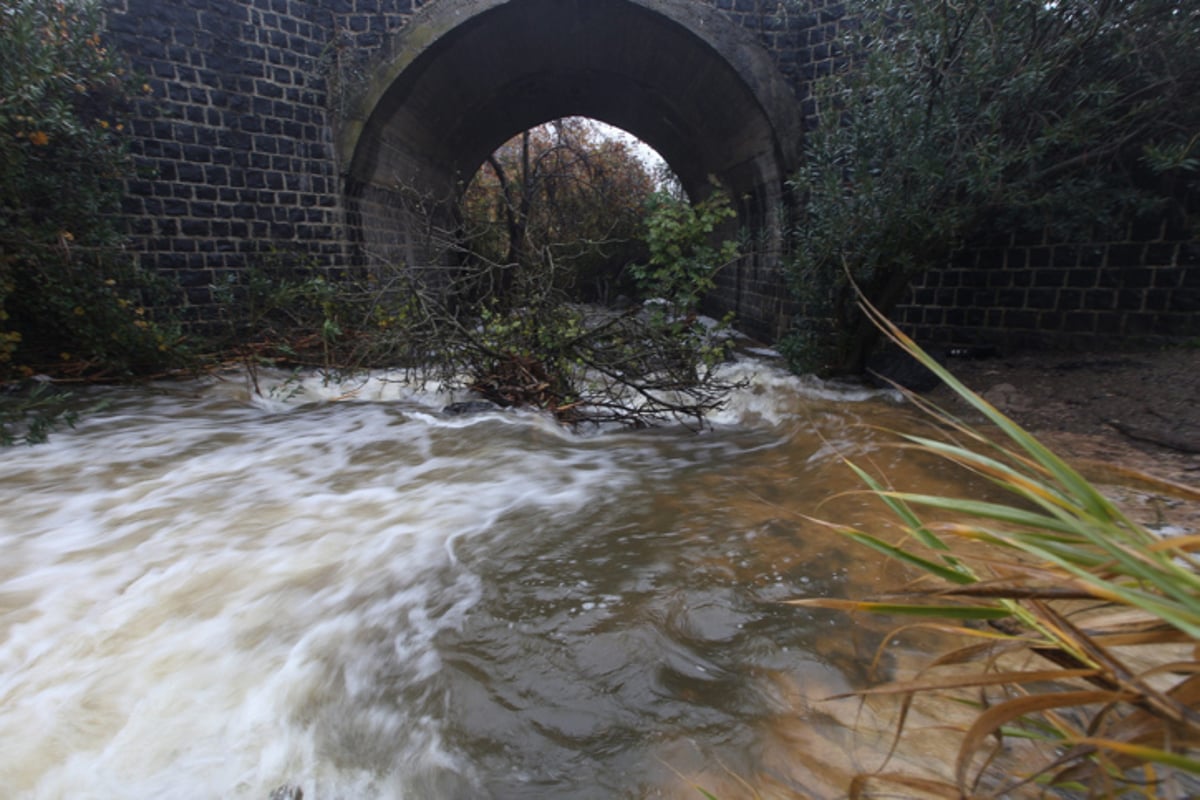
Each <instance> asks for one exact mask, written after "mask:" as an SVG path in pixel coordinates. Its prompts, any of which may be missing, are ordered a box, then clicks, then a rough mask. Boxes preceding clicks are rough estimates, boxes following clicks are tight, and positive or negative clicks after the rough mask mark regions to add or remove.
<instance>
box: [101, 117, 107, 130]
mask: <svg viewBox="0 0 1200 800" xmlns="http://www.w3.org/2000/svg"><path fill="white" fill-rule="evenodd" d="M100 127H101V128H104V130H108V120H106V119H102V120H100Z"/></svg>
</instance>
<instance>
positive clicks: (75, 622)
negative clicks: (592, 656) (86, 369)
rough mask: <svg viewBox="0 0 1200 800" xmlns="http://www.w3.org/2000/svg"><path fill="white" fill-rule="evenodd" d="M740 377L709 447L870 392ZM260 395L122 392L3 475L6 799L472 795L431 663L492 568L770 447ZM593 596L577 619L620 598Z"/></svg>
mask: <svg viewBox="0 0 1200 800" xmlns="http://www.w3.org/2000/svg"><path fill="white" fill-rule="evenodd" d="M735 370H740V372H739V374H738V377H747V378H749V377H753V378H754V383H753V384H752V385H751V387H750V388H749V389H748V390H747V391H746V392H744V393H742V394H741V395H739V397H738V398H736V399H735V400H734V402H733V403H732V404H731V406H730V408H729V409H728V410H727V411H725V412H723V413H722V414H721V415H719V416H718V417H717V418H716V419H715V420H714V421H715V423H716V424H717V425H718V426H731V427H736V426H738V425H743V424H746V423H747V422H750V423H753V424H755V425H760V426H768V427H769V426H777V425H780V424H783V423H785V422H787V421H788V420H789V419H792V418H795V417H796V414H797V412H796V404H797V397H800V396H803V395H804V393H805V392H810V393H812V395H813V397H825V396H828V397H835V398H837V397H840V399H841V400H842V401H846V400H851V399H854V400H858V399H864V398H865V397H866V395H863V396H858V395H854V396H851V395H848V394H845V393H843V394H841V395H837V394H836V393H831V394H830V392H832V391H833V390H830V389H828V388H824V387H820V386H817V385H809V384H804V383H802V382H797V380H796V379H791V378H788V377H786V376H784V375H783V374H782V373H780V372H776V371H774V370H770V369H768V368H765V367H759V368H755V367H754V366H753V365H751V364H743V365H739V366H737V367H735ZM751 373H753V375H752V374H751ZM262 388H263V395H264V396H262V397H260V396H257V395H254V394H252V393H250V392H249V391H248V390H247V388H246V384H245V382H243V381H240V380H235V381H230V382H218V383H196V384H189V385H184V386H169V387H164V388H163V389H162V391H161V392H159V393H153V392H149V391H144V390H140V391H130V392H121V393H120V394H119V396H118V398H117V400H116V402H115V403H114V404H113V405H112V407H110V408H109V409H108V410H105V411H102V412H100V413H97V414H94V415H92V416H90V417H88V418H86V419H85V420H83V421H82V423H81V424H80V426H79V428H78V429H77V430H74V431H65V432H61V433H58V434H56V435H54V436H53V437H52V439H51V441H50V442H49V443H48V444H46V445H41V446H38V447H35V448H26V449H12V450H9V451H6V452H4V453H3V454H0V508H2V509H3V511H2V513H0V545H2V547H3V554H4V557H3V559H2V560H0V743H2V744H0V787H2V790H0V796H3V797H5V798H73V799H77V798H166V797H221V798H226V797H229V798H242V797H244V798H261V799H262V800H265V798H266V797H267V795H268V794H269V793H270V791H271V790H272V789H273V788H275V787H277V786H280V785H282V784H285V783H286V784H295V785H298V786H300V787H302V788H303V789H304V793H305V794H304V796H305V797H306V798H308V799H309V800H324V798H359V797H372V798H457V797H472V796H481V795H480V794H479V789H478V787H479V786H480V785H482V784H481V782H483V778H481V776H480V773H479V770H480V769H481V768H480V766H479V764H480V763H484V762H485V761H487V759H486V758H484V757H483V756H470V755H464V752H463V748H462V747H460V746H457V745H455V744H453V743H449V742H448V741H447V727H446V726H447V722H446V720H447V718H448V717H452V716H453V715H454V713H452V712H451V711H450V710H448V706H447V704H448V703H451V702H452V694H451V693H450V692H449V690H448V689H447V688H446V685H445V670H446V664H445V662H444V658H443V655H442V652H441V648H440V646H439V642H440V641H441V640H442V639H443V638H445V637H447V636H458V635H459V634H460V632H461V631H462V630H463V628H464V625H465V624H466V623H467V622H468V621H469V620H472V619H475V618H476V616H478V615H479V613H480V612H479V606H480V603H481V598H483V597H484V595H485V594H488V593H489V592H495V591H498V592H500V593H501V594H502V593H503V586H502V585H501V586H499V588H497V586H495V585H493V584H492V583H489V581H490V580H491V578H489V574H490V572H491V569H490V566H489V565H493V564H495V563H499V562H498V561H497V560H498V559H503V558H505V557H506V554H507V553H508V552H509V551H510V550H511V549H512V548H514V547H516V546H517V545H518V544H519V545H520V546H522V547H529V546H530V539H531V537H533V538H536V537H538V536H547V537H551V538H553V537H563V536H565V534H563V531H565V530H567V529H569V528H570V527H571V526H572V525H575V524H577V523H576V520H577V519H578V518H580V517H581V516H588V515H591V516H595V515H597V514H600V515H601V516H602V517H603V524H602V525H601V526H600V527H599V528H596V529H594V530H593V529H584V530H583V532H582V533H581V534H580V537H581V541H583V542H585V543H586V542H587V541H588V540H589V539H590V538H594V537H598V536H601V535H606V534H607V532H608V531H609V530H611V529H613V528H614V527H619V524H618V523H619V522H620V520H622V519H624V516H623V515H624V512H625V511H626V510H627V509H635V508H641V507H649V506H651V505H653V504H654V503H656V502H661V500H656V499H655V498H661V497H662V495H660V494H656V492H659V491H660V490H661V489H660V488H654V487H657V486H659V485H660V484H664V482H666V481H668V480H671V476H672V475H674V474H675V473H677V472H686V471H688V470H691V471H692V472H693V473H697V474H701V473H702V474H707V472H706V471H708V470H712V469H715V468H716V467H718V466H719V463H720V460H721V458H725V457H732V454H736V453H740V452H744V451H748V450H751V449H753V447H770V446H771V445H770V443H771V442H772V441H775V440H776V439H778V434H771V433H768V434H767V435H765V436H763V437H759V438H757V439H754V440H753V441H751V442H749V443H746V442H740V443H738V442H733V441H730V440H727V439H725V438H723V437H722V436H720V435H714V434H709V435H701V436H695V435H692V434H686V433H680V434H679V435H678V436H677V437H675V436H674V435H673V434H671V435H668V436H666V437H664V435H663V434H661V433H659V434H655V433H647V434H645V435H634V434H620V435H610V436H608V437H607V438H606V437H603V436H594V435H593V436H590V437H584V436H579V435H575V434H572V433H570V432H568V431H564V430H561V429H559V428H557V427H556V426H555V425H554V424H553V423H552V422H550V421H549V420H547V419H545V418H543V417H539V416H537V415H531V414H517V413H501V412H497V413H489V414H483V415H479V416H474V417H447V416H444V415H442V414H441V413H440V412H439V408H440V406H441V404H442V403H443V402H444V401H445V400H446V398H442V397H438V396H436V395H431V394H430V393H427V392H422V391H417V390H413V389H411V388H409V387H407V386H405V385H404V384H402V383H400V382H398V381H394V380H389V379H387V378H386V376H384V377H382V378H380V377H376V378H374V379H372V380H371V381H365V382H358V383H350V382H346V383H341V384H334V383H328V382H324V381H322V380H321V379H320V378H319V377H317V376H309V377H306V378H304V379H302V380H288V379H286V378H285V377H284V376H280V375H274V376H267V377H265V378H264V379H263V384H262ZM821 393H827V394H826V395H823V394H821ZM334 400H337V401H338V402H333V401H334ZM721 454H725V455H721ZM718 456H719V457H718ZM631 498H632V499H631ZM626 504H628V505H626ZM597 509H600V511H597ZM636 534H637V532H636V531H634V532H632V533H630V532H623V533H621V536H622V537H623V538H619V539H614V541H615V542H618V543H619V544H620V545H621V546H624V544H625V543H627V542H628V541H630V540H632V539H635V538H636ZM672 535H674V534H672ZM568 538H569V537H568ZM556 541H557V540H556ZM464 554H466V556H467V557H466V558H464ZM538 558H541V559H543V560H547V559H550V560H552V559H551V557H550V556H538ZM572 558H575V556H574V555H570V556H563V558H562V561H563V562H564V563H567V562H569V561H570V560H571V559H572ZM605 558H607V556H605ZM505 569H511V570H516V572H517V574H519V573H520V569H521V565H520V563H517V564H515V565H508V566H506V567H505ZM655 580H658V579H657V578H655ZM643 585H644V581H643V583H638V584H636V586H637V587H638V591H643V588H642V587H643ZM489 587H491V589H489ZM539 591H540V590H539ZM588 591H589V592H591V594H587V595H586V596H585V598H584V600H583V601H582V602H581V603H575V604H574V605H573V606H572V607H573V608H574V609H575V610H576V612H577V613H583V612H587V613H595V614H599V613H601V612H604V613H606V614H608V613H612V612H611V608H610V606H613V605H617V604H619V603H620V602H621V596H622V595H620V594H613V593H609V594H603V593H599V594H597V593H596V592H595V591H593V590H591V589H589V590H588ZM564 596H565V595H564ZM596 597H600V600H597V599H596ZM539 602H543V601H542V600H539ZM543 605H544V602H543ZM530 608H541V606H530ZM530 613H532V612H530ZM473 615H476V616H473ZM498 624H499V623H498ZM556 646H557V645H556ZM518 671H519V670H518ZM534 680H536V678H535V679H534ZM480 759H483V761H480ZM483 796H486V794H485V795H483ZM531 796H532V795H531ZM542 796H555V795H554V794H553V792H551V793H550V794H547V795H542ZM563 796H566V795H563ZM581 796H582V795H581Z"/></svg>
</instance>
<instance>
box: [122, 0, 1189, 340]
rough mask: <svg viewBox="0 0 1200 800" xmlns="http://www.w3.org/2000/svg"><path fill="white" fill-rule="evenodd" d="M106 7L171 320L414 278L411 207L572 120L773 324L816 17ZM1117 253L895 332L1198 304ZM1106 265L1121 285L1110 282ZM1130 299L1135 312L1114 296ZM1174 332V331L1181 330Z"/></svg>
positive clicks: (1151, 312)
mask: <svg viewBox="0 0 1200 800" xmlns="http://www.w3.org/2000/svg"><path fill="white" fill-rule="evenodd" d="M106 2H107V3H108V6H109V9H110V15H109V29H110V34H111V37H112V39H113V44H114V46H116V47H118V48H120V49H121V50H122V51H124V52H125V53H127V54H128V55H129V57H130V59H131V61H132V62H133V67H134V69H135V70H137V71H138V72H140V73H141V74H144V75H145V76H146V83H147V87H148V88H149V90H150V91H149V94H148V97H147V99H146V101H144V102H142V103H141V104H140V105H139V108H138V109H136V110H135V113H134V117H133V118H132V119H131V120H130V124H129V129H130V131H131V134H132V136H131V140H132V148H133V153H134V156H135V158H136V159H137V162H138V166H139V168H140V171H141V177H139V178H138V179H137V180H135V181H133V182H132V183H131V184H130V187H129V189H130V191H129V196H128V199H127V203H126V208H125V212H126V214H127V215H128V218H129V225H130V231H131V233H132V235H133V246H134V247H135V248H136V249H137V250H138V251H139V253H140V257H141V259H142V260H143V263H144V265H145V266H147V267H150V268H153V269H156V270H158V271H160V272H162V273H164V274H167V275H168V276H172V277H174V278H177V279H178V282H179V284H180V285H181V286H182V287H183V290H184V292H185V295H186V298H185V309H184V311H185V315H186V316H187V318H189V319H192V320H197V321H201V320H203V319H205V318H206V316H208V315H210V314H211V313H212V309H213V296H212V291H213V290H212V287H213V286H214V285H219V284H221V283H222V282H224V281H225V280H226V279H228V278H229V277H230V276H231V275H234V274H236V273H237V272H238V271H239V270H242V269H244V268H246V267H248V266H252V265H259V266H263V265H269V264H271V263H276V262H279V261H293V262H296V263H302V264H305V265H308V266H312V267H315V268H338V267H342V266H346V265H364V264H366V265H369V264H371V263H374V262H377V261H378V262H386V263H403V264H408V265H413V264H418V263H420V262H421V260H422V258H423V257H424V256H423V251H422V244H421V243H422V241H423V240H422V237H423V236H425V235H426V232H425V227H426V226H428V222H429V219H430V218H431V217H430V216H429V215H427V214H426V215H414V214H412V213H411V212H412V210H413V209H414V208H415V207H417V206H418V205H420V206H426V207H431V208H433V209H434V212H435V213H434V214H433V218H434V219H436V218H437V209H439V208H445V203H446V201H447V200H448V199H449V198H451V197H453V196H454V193H455V192H456V191H457V190H458V188H459V187H460V186H461V185H462V184H463V182H465V181H467V180H469V179H470V178H471V176H472V175H473V174H474V172H475V171H476V169H477V168H478V167H479V165H480V164H481V163H482V162H483V160H484V159H485V158H486V156H487V155H488V154H489V153H490V152H492V150H494V149H495V148H496V147H498V146H499V145H500V144H502V143H503V142H504V141H506V140H507V139H508V138H509V137H511V136H512V135H514V134H516V133H519V132H520V131H522V130H525V129H526V128H529V127H532V126H534V125H537V124H539V123H542V122H546V121H548V120H551V119H555V118H558V117H562V116H569V115H582V116H589V117H593V118H596V119H599V120H602V121H605V122H608V123H611V124H613V125H616V126H618V127H621V128H624V129H625V130H628V131H629V132H631V133H633V134H634V135H636V136H638V137H639V138H641V139H642V140H644V141H645V142H647V143H649V144H650V145H651V146H652V147H654V148H655V149H656V150H657V151H658V152H659V153H660V154H661V155H662V156H663V157H664V158H665V159H666V160H667V162H668V163H669V164H670V166H671V167H672V168H673V169H674V170H675V172H676V173H677V174H678V175H679V176H680V178H681V179H682V181H683V183H684V186H685V188H687V189H688V190H689V192H690V193H692V194H693V196H696V195H697V194H702V193H703V192H704V190H705V187H706V185H707V180H708V176H710V175H712V176H716V177H717V178H718V179H719V180H720V181H721V182H722V183H723V184H724V185H725V186H727V187H728V188H729V189H730V190H731V191H732V194H733V195H734V196H735V197H737V198H739V203H740V207H739V213H740V222H741V223H742V224H743V225H745V226H746V227H748V228H749V229H751V230H753V231H755V232H756V233H757V234H758V242H759V246H758V247H757V248H756V249H757V254H756V255H755V256H754V257H753V258H747V259H743V261H742V262H740V263H739V264H738V265H737V266H736V268H735V269H731V270H727V271H725V272H724V273H723V274H722V278H721V280H722V283H721V285H720V286H719V288H718V291H717V292H716V293H715V298H714V300H715V306H716V308H715V309H714V310H722V311H723V310H733V311H735V312H737V314H738V316H739V320H740V323H739V324H740V326H741V327H743V328H744V329H747V330H748V331H750V332H752V333H756V334H759V335H761V336H765V337H768V338H771V337H773V336H774V335H775V334H778V333H779V332H780V331H781V330H783V329H784V328H785V327H786V325H787V322H788V314H789V304H788V302H787V300H786V296H787V293H786V291H785V290H784V287H783V285H782V280H781V278H780V277H779V270H778V261H779V257H780V255H779V252H780V244H781V240H782V237H781V233H782V232H781V222H780V221H779V220H780V211H781V210H785V209H786V207H787V204H786V198H785V182H786V178H787V176H788V175H789V173H790V172H791V171H792V170H794V169H795V168H796V166H797V164H798V157H799V151H800V147H801V145H802V141H803V133H804V130H805V128H806V125H807V124H810V123H811V122H812V119H811V114H812V108H811V104H810V103H809V102H808V98H809V89H808V86H809V82H810V81H811V80H812V79H813V78H814V77H816V76H819V75H821V74H823V73H824V72H826V71H828V70H830V69H831V68H832V66H833V58H834V57H835V53H834V52H833V42H834V40H835V38H836V37H837V35H838V27H839V24H840V19H841V16H840V15H841V9H840V5H839V3H838V2H837V0H425V1H424V2H421V0H176V1H175V2H162V0H106ZM1129 235H1131V234H1130V233H1129V232H1126V234H1123V235H1121V236H1117V237H1115V239H1114V240H1113V241H1108V242H1105V243H1102V244H1101V245H1096V247H1097V248H1100V249H1095V248H1094V249H1093V250H1092V251H1086V252H1084V251H1082V250H1079V249H1078V248H1076V249H1074V250H1070V251H1067V250H1062V249H1058V250H1056V249H1055V247H1054V246H1053V244H1052V243H1046V242H1041V243H1013V242H1010V243H1007V244H1006V245H1002V246H1001V247H999V249H998V250H997V252H993V253H990V254H986V255H984V256H980V255H978V254H972V255H971V259H972V260H971V263H970V264H967V265H965V266H963V267H962V269H961V270H960V272H961V275H960V274H959V273H956V272H954V270H951V271H948V272H946V273H945V274H944V275H943V274H939V275H936V276H932V277H930V278H928V279H927V280H925V281H922V282H920V283H919V284H918V286H917V287H916V290H915V292H914V298H915V300H916V302H914V303H913V304H910V305H909V306H908V308H907V309H906V310H905V311H904V312H903V313H904V314H905V315H906V319H907V321H908V322H910V323H911V324H912V325H913V326H914V327H915V328H916V329H918V330H923V331H926V332H929V333H937V332H940V333H941V334H942V335H943V336H955V337H958V338H961V336H959V334H958V333H956V332H955V331H962V330H974V331H979V330H982V329H984V328H985V327H989V326H990V327H992V328H996V329H1005V330H1007V331H1008V332H1009V333H1011V332H1013V331H1014V330H1027V331H1028V332H1029V333H1030V335H1031V336H1035V335H1040V332H1044V331H1062V332H1065V333H1079V334H1081V335H1085V336H1086V335H1094V334H1096V333H1099V332H1103V331H1109V332H1123V331H1125V330H1129V331H1136V330H1138V329H1139V326H1141V327H1144V328H1148V327H1150V326H1151V325H1152V324H1158V323H1157V322H1154V320H1156V319H1158V318H1159V317H1161V316H1162V313H1163V312H1165V311H1166V310H1168V309H1166V307H1165V306H1164V307H1163V308H1159V309H1156V308H1155V307H1154V304H1155V303H1161V304H1169V303H1172V302H1175V301H1174V300H1171V299H1169V298H1168V297H1167V295H1166V294H1162V296H1158V295H1155V294H1154V293H1155V291H1158V290H1160V289H1161V290H1163V291H1165V290H1166V288H1167V283H1168V282H1171V281H1173V283H1172V284H1171V287H1170V288H1171V290H1172V291H1173V292H1174V294H1172V295H1171V297H1177V296H1183V297H1184V298H1185V305H1186V302H1187V301H1186V298H1187V297H1188V296H1189V295H1187V291H1188V289H1187V287H1188V286H1192V289H1193V290H1200V287H1197V286H1195V279H1196V277H1197V275H1198V274H1200V271H1198V270H1197V269H1195V268H1194V265H1195V263H1196V261H1197V260H1200V253H1196V252H1195V250H1196V248H1195V247H1194V246H1193V247H1192V249H1191V250H1188V249H1187V244H1186V242H1182V243H1181V241H1179V240H1178V237H1177V238H1176V239H1173V240H1171V242H1167V241H1166V239H1164V236H1165V234H1164V233H1163V231H1161V230H1160V231H1159V233H1158V234H1157V235H1154V234H1153V232H1152V233H1151V238H1152V239H1155V242H1156V244H1157V246H1158V250H1157V251H1155V253H1154V259H1157V260H1153V259H1152V260H1153V265H1152V267H1153V270H1152V271H1151V272H1146V271H1145V269H1144V268H1145V266H1146V263H1147V259H1148V258H1149V257H1150V256H1149V251H1148V250H1146V249H1145V248H1144V245H1134V244H1129V243H1128V242H1126V241H1124V240H1125V239H1128V238H1129ZM1166 238H1170V237H1166ZM1144 239H1145V237H1144V236H1142V237H1141V238H1140V239H1139V241H1144ZM1123 244H1125V245H1128V246H1127V247H1125V249H1124V250H1120V249H1119V247H1120V246H1121V245H1123ZM1014 246H1019V247H1026V248H1031V249H1033V250H1036V252H1037V254H1036V255H1032V254H1028V253H1027V254H1026V255H1021V256H1020V258H1019V259H1018V257H1017V256H1012V255H1010V251H1013V250H1014ZM1019 247H1017V248H1016V249H1019ZM1138 247H1143V249H1140V250H1138V249H1137V248H1138ZM1110 248H1112V250H1111V252H1118V253H1121V254H1122V255H1121V258H1124V259H1126V261H1128V263H1125V262H1122V263H1119V264H1118V263H1115V262H1113V263H1111V264H1110ZM994 249H995V248H994ZM1134 262H1136V263H1134ZM1188 265H1192V267H1193V268H1191V269H1188V270H1184V269H1183V268H1184V267H1185V266H1188ZM1110 266H1111V267H1112V268H1113V269H1115V270H1117V271H1116V272H1115V273H1113V272H1111V270H1110V271H1109V273H1106V272H1105V270H1106V269H1108V268H1109V267H1110ZM1159 267H1162V268H1163V271H1161V273H1160V272H1159V271H1154V270H1159ZM1138 269H1141V271H1140V272H1137V274H1136V275H1135V274H1134V272H1135V271H1136V270H1138ZM1122 270H1124V272H1122ZM1185 272H1186V273H1188V274H1189V275H1190V276H1191V277H1190V278H1186V279H1185V277H1186V276H1185V274H1184V273H1185ZM1110 273H1111V274H1110ZM1105 274H1108V277H1103V276H1104V275H1105ZM980 275H983V276H984V277H982V278H980V277H979V276H980ZM996 275H1002V277H1000V278H997V277H996ZM1112 275H1117V276H1118V277H1117V278H1113V277H1112ZM1121 275H1125V277H1120V276H1121ZM947 276H950V277H947ZM964 276H965V277H964ZM972 276H975V277H972ZM1130 276H1132V277H1130ZM1188 281H1191V283H1188ZM1160 284H1161V285H1160ZM1130 288H1133V289H1141V290H1144V291H1141V292H1140V293H1137V294H1136V296H1134V295H1128V294H1126V295H1125V296H1124V299H1119V298H1118V295H1117V292H1118V291H1121V290H1127V289H1130ZM1002 292H1006V294H1004V295H1003V296H1002V294H1001V293H1002ZM1180 292H1183V294H1182V295H1180V294H1179V293H1180ZM1160 294H1161V292H1160ZM1195 294H1196V292H1195V291H1193V293H1192V295H1191V296H1192V297H1193V298H1194V295H1195ZM1148 304H1149V305H1148ZM1176 310H1179V311H1180V312H1181V314H1180V316H1179V319H1182V320H1185V322H1180V323H1178V324H1176V330H1178V329H1180V328H1181V327H1182V328H1187V326H1188V324H1190V325H1192V326H1193V327H1195V326H1196V324H1197V323H1196V322H1195V320H1196V318H1197V315H1195V314H1188V313H1187V312H1188V309H1187V308H1180V309H1176ZM1191 310H1192V311H1195V310H1196V309H1191ZM1071 314H1074V316H1069V315H1071ZM1054 315H1057V316H1054ZM1114 315H1116V316H1115V317H1114ZM1114 318H1115V319H1117V320H1118V322H1117V324H1116V325H1115V327H1114V324H1113V322H1112V320H1113V319H1114ZM1172 319H1174V318H1172ZM1187 319H1190V320H1191V322H1190V323H1187V322H1186V320H1187ZM1014 326H1018V327H1014ZM1021 326H1023V327H1021ZM947 331H949V333H947Z"/></svg>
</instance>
